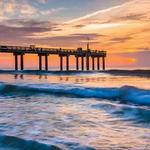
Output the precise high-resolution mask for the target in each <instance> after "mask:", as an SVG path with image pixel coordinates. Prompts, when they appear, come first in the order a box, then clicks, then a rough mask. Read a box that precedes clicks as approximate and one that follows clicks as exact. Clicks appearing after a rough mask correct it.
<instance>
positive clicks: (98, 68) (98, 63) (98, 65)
mask: <svg viewBox="0 0 150 150" xmlns="http://www.w3.org/2000/svg"><path fill="white" fill-rule="evenodd" d="M97 70H100V57H97Z"/></svg>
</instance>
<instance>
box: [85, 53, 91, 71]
mask: <svg viewBox="0 0 150 150" xmlns="http://www.w3.org/2000/svg"><path fill="white" fill-rule="evenodd" d="M86 70H90V67H89V56H86Z"/></svg>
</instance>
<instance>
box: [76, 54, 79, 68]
mask: <svg viewBox="0 0 150 150" xmlns="http://www.w3.org/2000/svg"><path fill="white" fill-rule="evenodd" d="M76 70H77V71H78V70H79V57H78V56H76Z"/></svg>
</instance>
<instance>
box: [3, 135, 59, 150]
mask: <svg viewBox="0 0 150 150" xmlns="http://www.w3.org/2000/svg"><path fill="white" fill-rule="evenodd" d="M1 147H2V148H3V149H4V148H5V149H7V150H11V149H13V150H15V149H16V150H18V149H21V150H61V148H59V147H57V146H54V145H46V144H42V143H39V142H36V141H32V140H25V139H21V138H18V137H14V136H6V135H1V136H0V149H1Z"/></svg>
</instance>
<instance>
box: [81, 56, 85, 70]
mask: <svg viewBox="0 0 150 150" xmlns="http://www.w3.org/2000/svg"><path fill="white" fill-rule="evenodd" d="M81 64H82V71H83V70H84V56H82V57H81Z"/></svg>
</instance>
